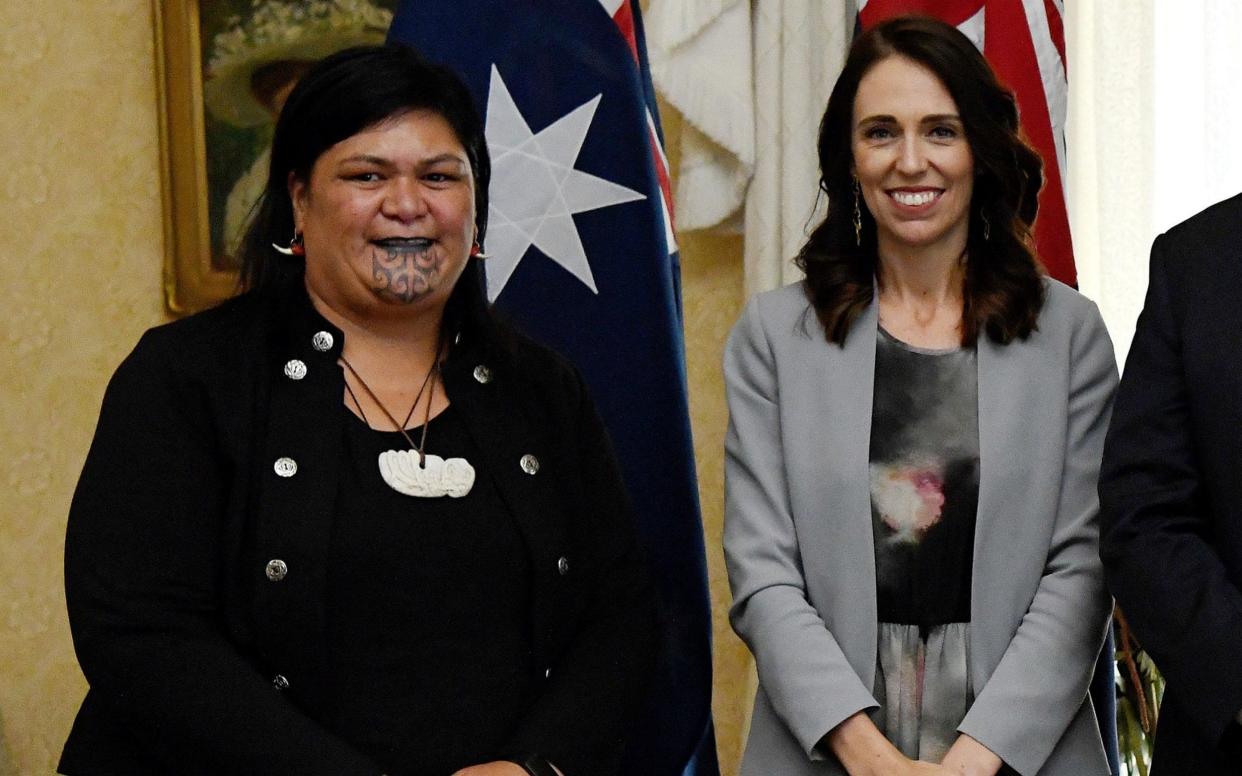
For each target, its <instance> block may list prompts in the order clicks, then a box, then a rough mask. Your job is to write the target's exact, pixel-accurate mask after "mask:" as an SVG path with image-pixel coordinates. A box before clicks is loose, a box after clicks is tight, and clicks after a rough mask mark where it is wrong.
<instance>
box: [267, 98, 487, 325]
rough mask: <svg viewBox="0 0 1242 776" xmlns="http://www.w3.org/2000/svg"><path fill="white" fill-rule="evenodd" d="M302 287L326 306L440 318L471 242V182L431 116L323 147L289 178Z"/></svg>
mask: <svg viewBox="0 0 1242 776" xmlns="http://www.w3.org/2000/svg"><path fill="white" fill-rule="evenodd" d="M289 195H290V198H291V199H292V200H293V210H294V223H295V224H296V226H297V229H298V230H299V231H301V232H302V233H303V236H304V239H305V245H306V284H307V287H308V288H309V289H310V291H311V292H312V294H314V295H315V296H317V297H318V298H319V299H321V300H323V301H324V302H325V303H327V304H328V305H329V306H330V307H332V308H334V309H336V310H340V311H342V312H344V311H350V312H352V313H354V314H361V315H364V316H365V315H375V314H380V315H383V314H388V313H399V314H405V312H407V311H409V310H411V309H414V310H417V311H420V312H421V311H434V312H436V313H437V314H438V313H439V312H442V311H443V309H444V304H445V302H446V301H447V300H448V297H449V294H450V293H451V292H452V290H453V285H454V284H455V283H456V282H457V279H458V278H459V277H460V276H461V273H462V270H463V269H464V268H465V266H466V261H467V259H468V257H469V254H470V247H471V244H472V243H473V242H474V234H475V224H474V203H475V198H474V179H473V177H472V175H471V169H470V162H469V159H468V157H467V155H466V151H465V149H464V148H463V147H462V144H461V142H460V141H459V140H458V139H457V136H456V134H455V133H454V132H453V129H452V127H451V126H450V125H449V123H448V122H447V121H445V120H444V118H443V117H442V116H440V115H439V114H438V113H435V112H432V111H428V110H415V111H410V112H408V113H403V114H400V115H399V116H396V117H394V118H391V119H389V120H387V121H384V122H381V123H379V124H376V125H374V126H371V127H368V128H366V129H364V130H362V131H361V132H358V133H357V134H355V135H352V136H350V137H348V138H346V139H344V140H342V141H341V142H339V143H337V144H336V145H333V146H331V147H330V148H328V150H327V151H325V152H324V153H323V154H322V155H321V156H320V157H319V158H318V159H316V160H315V164H314V166H313V168H312V169H311V173H310V180H309V181H302V180H300V179H298V178H297V177H295V176H292V175H291V176H290V180H289Z"/></svg>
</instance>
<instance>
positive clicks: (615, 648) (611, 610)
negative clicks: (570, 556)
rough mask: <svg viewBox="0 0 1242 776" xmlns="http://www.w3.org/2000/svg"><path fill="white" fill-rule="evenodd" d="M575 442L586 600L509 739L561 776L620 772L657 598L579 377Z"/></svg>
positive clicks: (645, 679) (578, 567) (639, 697)
mask: <svg viewBox="0 0 1242 776" xmlns="http://www.w3.org/2000/svg"><path fill="white" fill-rule="evenodd" d="M567 380H569V381H570V383H571V387H570V388H568V389H567V391H566V395H567V396H568V397H570V401H569V404H570V406H572V407H574V408H575V409H574V412H573V413H572V414H571V416H570V424H569V426H568V428H569V432H568V433H569V445H568V447H567V449H568V450H570V451H572V458H573V459H574V460H575V461H576V462H577V463H576V469H577V471H578V472H579V473H580V475H581V479H580V481H578V482H576V483H572V484H567V486H568V487H570V488H571V490H572V491H573V492H575V493H577V494H580V497H579V498H578V504H577V507H576V509H575V513H574V514H572V515H571V521H572V522H573V526H572V527H571V531H572V533H573V534H574V535H575V539H574V543H575V545H576V546H578V547H580V548H582V549H583V551H584V552H583V553H582V554H581V555H580V557H585V558H589V561H588V562H585V563H584V562H581V561H579V562H576V563H575V564H574V565H573V566H571V567H570V571H569V573H570V575H571V576H572V575H575V574H581V575H585V577H586V578H585V579H584V580H582V581H580V582H579V584H582V585H585V586H586V587H587V590H588V593H587V596H586V603H585V608H584V610H583V611H584V614H583V616H582V618H581V619H580V620H579V621H578V622H577V624H576V628H575V630H574V632H573V634H572V636H571V639H570V641H569V644H568V647H567V648H566V650H565V651H564V653H562V655H560V657H559V658H558V659H557V661H556V663H555V664H554V666H553V667H552V673H551V675H550V677H549V681H548V682H547V686H546V688H545V690H544V692H543V693H542V694H541V695H540V697H539V699H538V701H537V702H536V704H535V705H534V707H533V708H532V709H531V711H530V712H529V713H528V714H527V715H526V716H525V718H524V719H523V721H522V723H521V725H520V726H519V728H518V730H517V731H516V733H515V734H514V736H513V737H512V738H511V739H510V741H509V742H508V749H509V751H512V752H533V753H536V754H539V755H542V756H544V757H546V758H547V759H548V760H549V761H550V762H551V763H552V764H554V765H555V766H556V767H557V768H559V769H560V770H561V771H562V772H563V773H564V774H565V776H603V775H604V774H616V773H617V772H618V770H617V769H618V767H619V761H620V757H621V753H622V750H623V748H624V744H625V740H624V739H625V734H626V731H627V729H628V728H629V727H630V726H631V725H632V723H633V721H634V718H635V716H636V714H637V712H638V710H639V708H640V707H641V705H642V703H643V701H645V700H646V696H647V688H648V687H649V685H650V681H651V676H652V672H653V671H654V669H655V656H656V648H657V643H658V642H657V630H656V614H655V611H656V609H655V594H654V592H653V589H652V586H651V582H650V579H649V577H648V574H647V568H646V563H645V562H644V560H643V558H642V556H641V553H640V551H639V549H638V543H637V537H636V534H635V529H634V525H633V521H632V519H631V514H630V505H629V498H628V496H627V495H626V492H625V485H624V484H623V482H622V479H621V472H620V469H619V468H618V466H617V461H616V458H615V456H614V454H613V451H612V445H611V442H610V441H609V439H608V435H607V432H606V431H605V428H604V423H603V421H602V420H601V419H600V417H599V415H598V413H597V412H596V410H595V406H594V404H593V403H592V402H591V400H590V397H589V396H588V394H587V389H586V385H585V383H583V381H582V378H581V376H580V375H578V374H577V373H576V372H574V373H572V376H568V377H567Z"/></svg>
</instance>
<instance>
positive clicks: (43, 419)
mask: <svg viewBox="0 0 1242 776" xmlns="http://www.w3.org/2000/svg"><path fill="white" fill-rule="evenodd" d="M153 57H154V53H153V46H152V24H151V6H150V0H108V2H98V3H84V2H80V0H38V2H29V1H28V0H0V138H2V139H3V142H0V214H2V215H0V359H2V360H0V363H3V365H4V366H3V368H2V369H0V396H2V397H3V400H0V440H3V441H4V447H5V449H4V455H3V456H0V487H3V488H4V489H5V490H4V498H3V499H0V776H9V774H45V773H51V772H52V771H53V770H54V767H55V762H56V759H57V757H58V755H59V752H60V747H61V744H62V742H63V741H64V737H65V735H66V733H67V732H68V730H69V726H70V724H71V723H72V720H73V714H74V712H75V711H76V709H77V704H78V703H79V701H80V700H81V697H82V693H83V692H84V690H85V682H84V680H83V679H82V676H81V673H80V671H79V670H78V667H77V662H76V660H75V659H74V655H73V648H72V645H71V643H70V640H69V632H68V625H67V622H66V618H65V613H64V595H63V592H62V584H63V582H62V571H61V564H62V544H63V537H64V521H65V514H66V512H67V510H68V507H69V499H70V497H71V495H72V492H73V486H74V483H75V481H76V479H77V475H78V472H79V471H80V468H81V465H82V460H83V458H84V457H85V455H86V448H87V446H88V445H89V443H90V437H91V433H92V431H93V429H94V423H95V418H96V415H97V413H98V409H99V400H100V397H101V396H102V394H103V389H104V386H105V384H106V382H107V379H108V376H109V375H110V374H111V372H112V370H113V369H114V368H115V366H116V364H117V363H118V362H119V361H120V360H121V359H122V358H123V357H124V355H125V354H126V353H127V352H128V351H129V349H130V348H131V347H132V346H133V344H134V342H136V341H137V338H138V335H139V334H140V333H141V332H142V331H143V330H144V329H146V328H148V327H149V326H152V325H154V324H157V323H159V322H161V321H163V320H164V313H163V306H162V302H161V296H160V295H161V282H160V273H161V266H162V256H163V244H162V237H161V224H160V218H161V215H160V199H159V178H158V169H157V160H158V130H157V123H156V111H155V94H156V92H155V70H154V63H153ZM675 121H676V117H670V120H669V122H667V123H671V122H675ZM673 150H674V152H675V149H673ZM682 247H683V251H682V262H683V276H684V288H685V300H686V330H687V338H688V354H689V355H688V357H689V376H690V385H691V392H692V399H691V409H692V413H693V423H694V430H695V445H696V451H697V453H698V456H699V476H700V484H701V491H702V499H703V507H704V521H705V524H706V528H707V537H708V539H707V542H708V556H709V566H710V571H711V584H712V598H713V603H714V605H715V607H716V609H715V624H716V627H715V639H716V641H715V645H716V659H715V668H716V675H717V680H716V698H715V703H714V708H715V713H716V724H717V732H718V740H719V745H720V755H721V758H722V766H723V770H724V776H732V774H734V773H736V763H737V759H738V754H739V752H740V739H739V736H740V730H741V726H742V724H743V720H744V717H745V711H744V708H743V703H742V699H743V697H744V696H745V694H746V692H747V689H746V688H747V686H748V679H747V672H748V671H749V668H748V661H747V659H746V652H745V649H744V648H743V647H742V646H741V644H740V643H739V642H738V641H737V639H736V637H734V636H733V635H732V633H731V632H730V631H729V629H728V625H727V623H726V621H725V617H724V615H725V612H726V609H727V602H728V593H727V586H726V584H725V582H724V572H723V561H722V558H721V553H720V523H721V468H722V464H721V444H722V439H723V433H724V423H725V411H724V399H723V392H722V388H721V382H720V373H719V372H720V366H719V363H720V350H721V347H722V345H723V341H724V336H725V334H726V333H727V331H728V327H729V325H730V324H731V323H732V321H733V319H734V318H735V317H736V315H737V313H738V311H739V309H740V305H741V294H742V290H741V287H742V275H741V243H740V240H738V239H736V238H732V239H730V238H717V237H706V236H701V235H690V236H688V237H686V238H684V239H683V245H682Z"/></svg>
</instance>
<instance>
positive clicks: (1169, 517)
mask: <svg viewBox="0 0 1242 776" xmlns="http://www.w3.org/2000/svg"><path fill="white" fill-rule="evenodd" d="M1150 271H1151V277H1150V281H1149V284H1148V287H1147V299H1146V302H1145V304H1144V307H1143V312H1142V314H1141V315H1140V316H1139V319H1138V327H1137V330H1136V331H1135V335H1134V341H1133V344H1132V345H1131V346H1130V354H1129V357H1128V358H1127V359H1126V366H1125V372H1124V375H1123V377H1122V380H1121V387H1120V389H1119V392H1118V394H1117V402H1116V407H1115V409H1114V410H1113V417H1112V423H1111V425H1110V428H1109V432H1108V437H1107V441H1106V444H1105V448H1104V462H1103V466H1102V469H1101V475H1100V504H1101V509H1102V512H1101V523H1102V536H1101V545H1100V554H1101V556H1102V559H1103V561H1104V569H1105V575H1106V580H1107V582H1108V586H1109V587H1110V588H1111V590H1112V592H1113V595H1114V596H1116V598H1117V602H1118V604H1120V606H1121V608H1122V610H1123V611H1124V612H1125V613H1126V616H1127V618H1128V619H1129V621H1130V624H1131V626H1132V627H1133V630H1134V633H1135V635H1136V636H1137V637H1138V640H1139V641H1140V642H1141V643H1142V645H1143V647H1144V648H1145V649H1146V650H1147V651H1148V653H1150V654H1151V656H1152V657H1153V658H1154V659H1155V661H1156V665H1157V666H1158V667H1159V668H1160V670H1161V671H1162V672H1163V674H1164V676H1165V678H1166V680H1167V689H1166V691H1165V695H1164V701H1163V703H1162V704H1161V706H1160V715H1159V722H1158V726H1157V731H1156V741H1155V757H1154V763H1153V768H1152V774H1153V776H1176V775H1177V774H1188V775H1189V774H1193V775H1194V776H1216V775H1219V776H1225V774H1233V775H1236V774H1238V773H1242V728H1240V727H1239V718H1240V717H1239V714H1240V713H1242V305H1240V304H1239V301H1240V300H1242V196H1237V197H1234V198H1232V199H1229V200H1226V201H1224V202H1221V203H1219V204H1216V205H1214V206H1212V207H1210V208H1208V209H1207V210H1205V211H1203V212H1202V213H1200V214H1198V215H1196V216H1195V217H1193V218H1191V219H1190V220H1188V221H1186V222H1185V223H1182V224H1180V225H1178V226H1175V227H1174V228H1172V229H1170V230H1169V231H1168V232H1167V233H1165V234H1162V235H1161V236H1159V237H1157V238H1156V241H1155V243H1154V244H1153V245H1152V250H1151V270H1150Z"/></svg>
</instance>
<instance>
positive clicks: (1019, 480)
mask: <svg viewBox="0 0 1242 776" xmlns="http://www.w3.org/2000/svg"><path fill="white" fill-rule="evenodd" d="M1042 339H1043V338H1042V337H1041V334H1040V333H1039V332H1036V333H1035V334H1033V335H1032V336H1031V338H1030V339H1029V340H1027V341H1015V342H1012V343H1010V344H1009V345H998V344H996V343H995V342H992V341H991V340H990V339H988V338H987V337H986V336H984V337H981V338H980V340H979V344H978V353H979V358H978V366H979V505H978V513H977V517H976V520H975V546H974V562H973V570H972V574H971V615H972V620H974V621H975V622H974V625H972V629H971V647H972V648H971V655H970V669H971V677H972V679H973V680H974V681H975V682H976V687H978V686H979V685H978V683H979V682H980V681H981V680H982V679H983V678H985V677H987V676H988V675H990V673H991V671H992V669H994V668H995V667H996V664H997V662H999V660H1000V658H1001V656H1002V654H1003V652H1004V649H1005V647H1006V646H1007V645H1008V643H1009V640H1010V639H1011V638H1012V636H1013V632H1014V631H1015V630H1016V629H1017V626H1018V624H1019V623H1020V621H1021V613H1023V612H1025V611H1026V608H1027V606H1028V605H1029V604H1030V599H1029V591H1027V590H1025V589H1023V588H1022V587H1021V586H1019V585H1017V584H1016V583H1015V579H1016V578H1022V579H1026V578H1028V577H1029V576H1030V575H1029V574H1027V573H1026V571H1027V568H1026V567H1028V566H1031V567H1032V571H1031V573H1032V574H1034V576H1035V578H1038V575H1039V571H1038V567H1039V566H1041V565H1042V562H1043V558H1044V556H1045V555H1046V554H1047V549H1048V533H1049V531H1050V525H1051V521H1049V520H1048V518H1047V515H1048V514H1049V513H1055V511H1056V503H1057V499H1058V497H1059V495H1060V487H1059V486H1060V474H1061V465H1062V458H1061V456H1060V453H1061V450H1060V449H1059V448H1058V446H1057V443H1058V441H1059V440H1062V439H1063V438H1064V428H1063V426H1064V420H1065V419H1064V416H1063V413H1060V414H1058V413H1057V412H1052V411H1050V410H1051V409H1053V408H1063V407H1064V403H1065V402H1064V399H1063V395H1064V392H1065V387H1064V369H1063V368H1062V369H1061V370H1060V371H1058V370H1057V369H1056V368H1055V365H1054V364H1052V363H1050V362H1048V360H1047V358H1046V353H1045V348H1044V347H1043V346H1042ZM1020 572H1021V573H1020ZM978 612H988V613H989V616H988V617H987V618H984V619H979V618H978V617H977V616H976V615H977V613H978Z"/></svg>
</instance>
